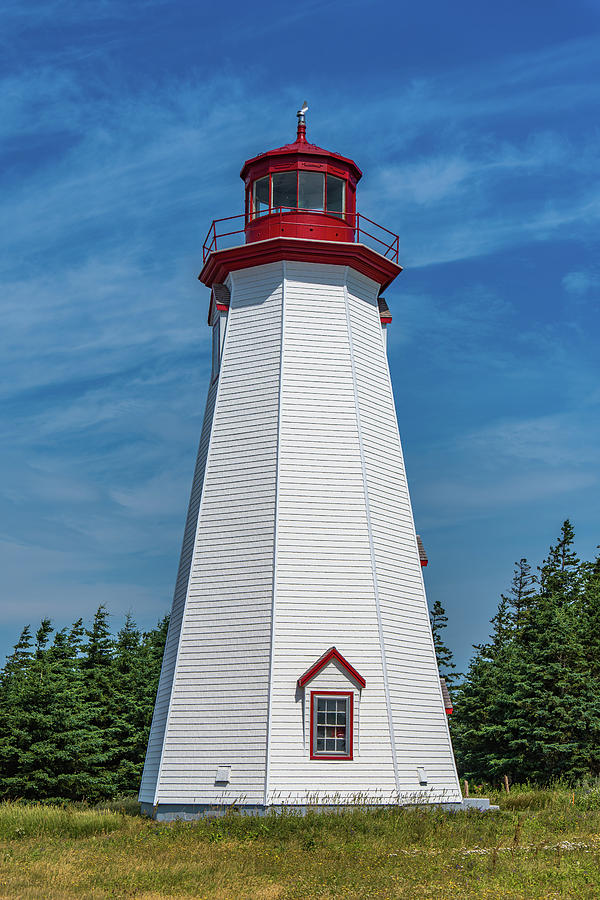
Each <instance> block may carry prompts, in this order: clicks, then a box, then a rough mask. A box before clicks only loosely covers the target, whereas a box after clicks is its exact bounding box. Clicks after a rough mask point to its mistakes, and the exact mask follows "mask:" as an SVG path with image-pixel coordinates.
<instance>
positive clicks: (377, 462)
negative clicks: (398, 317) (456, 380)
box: [348, 272, 460, 800]
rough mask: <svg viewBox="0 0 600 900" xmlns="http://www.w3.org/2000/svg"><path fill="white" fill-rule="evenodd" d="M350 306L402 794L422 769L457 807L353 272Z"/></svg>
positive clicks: (421, 594) (410, 530) (412, 545)
mask: <svg viewBox="0 0 600 900" xmlns="http://www.w3.org/2000/svg"><path fill="white" fill-rule="evenodd" d="M369 288H370V290H369ZM348 305H349V312H350V321H351V327H352V333H353V346H354V361H355V371H356V382H357V391H358V400H359V406H360V417H361V423H362V428H361V431H362V437H363V447H364V457H365V467H366V475H367V485H368V494H369V504H370V509H371V530H372V537H373V547H374V555H375V560H376V571H377V581H378V592H379V602H380V607H381V616H382V624H383V636H384V644H385V657H386V664H387V676H388V684H389V693H390V703H391V711H392V720H393V726H394V738H395V743H396V747H397V759H398V778H399V789H400V791H401V792H403V791H410V790H414V787H415V783H414V772H415V767H416V766H423V767H425V768H426V770H427V774H428V783H429V789H432V790H434V791H436V792H438V793H443V794H444V795H445V796H447V797H448V799H452V800H460V787H459V784H458V778H457V775H456V768H455V765H454V758H453V754H452V747H451V744H450V736H449V732H448V723H447V717H446V714H445V711H444V704H443V699H442V697H441V689H440V685H439V677H438V671H437V663H436V659H435V651H434V647H433V640H432V637H431V627H430V623H429V614H428V610H427V602H426V598H425V589H424V585H423V577H422V569H421V565H420V560H419V552H418V548H417V542H416V534H415V527H414V521H413V515H412V509H411V504H410V497H409V492H408V485H407V481H406V473H405V471H404V462H403V458H402V450H401V446H400V437H399V434H398V429H397V421H396V415H395V409H394V401H393V394H392V387H391V381H390V377H389V369H388V366H387V360H386V355H385V347H384V346H383V341H382V336H381V327H380V324H379V315H378V310H377V290H376V286H375V285H373V283H372V282H370V281H369V279H367V278H364V277H363V276H361V275H359V274H358V273H355V272H352V273H351V274H350V276H349V278H348ZM409 741H412V742H413V743H412V745H411V744H409ZM440 750H441V753H440Z"/></svg>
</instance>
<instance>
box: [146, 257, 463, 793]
mask: <svg viewBox="0 0 600 900" xmlns="http://www.w3.org/2000/svg"><path fill="white" fill-rule="evenodd" d="M229 286H230V290H231V305H230V310H229V314H228V323H227V330H226V336H225V341H224V346H223V357H222V364H221V372H220V376H219V380H218V389H217V390H216V392H215V389H214V388H213V389H212V394H211V395H209V404H208V406H207V415H206V419H205V426H204V430H203V437H202V442H201V453H200V454H199V457H198V460H199V461H198V464H197V473H196V476H195V479H194V488H193V492H192V502H191V503H190V512H189V514H188V524H187V526H186V536H185V539H184V551H183V553H182V563H181V566H180V574H179V578H178V583H177V589H176V595H175V601H174V606H173V617H172V620H171V627H170V630H169V636H168V641H167V651H166V653H165V663H164V665H163V673H162V675H161V682H160V686H159V699H158V702H157V709H156V712H155V717H154V721H153V725H152V732H151V738H150V745H149V751H148V759H147V763H146V769H145V772H144V783H143V788H142V793H141V794H140V797H141V799H142V800H146V802H152V803H154V804H158V805H160V804H164V805H168V804H183V805H185V804H188V805H194V804H213V803H219V802H222V801H226V802H231V801H233V800H235V801H237V802H242V803H246V804H248V805H250V806H257V805H258V806H260V805H263V804H266V805H269V804H278V803H282V802H288V803H298V804H306V803H307V802H319V801H320V802H328V801H329V802H330V801H332V800H333V799H335V800H337V801H339V802H344V801H350V800H352V799H354V798H357V797H361V798H366V797H368V798H369V799H370V800H371V801H372V802H381V803H385V802H386V801H389V800H390V799H391V798H392V797H395V796H397V795H398V794H400V795H402V796H414V794H415V792H420V793H421V794H422V793H423V788H422V787H421V786H420V785H419V780H418V775H417V766H419V767H423V768H425V770H426V772H427V778H428V784H427V787H426V791H425V792H426V793H427V796H428V797H429V798H430V799H432V800H433V799H440V798H444V799H448V800H460V791H459V787H458V781H457V776H456V770H455V767H454V760H453V756H452V748H451V745H450V740H449V734H448V727H447V721H446V716H445V712H444V704H443V700H442V697H441V691H440V685H439V678H438V673H437V666H436V662H435V654H434V650H433V643H432V638H431V629H430V625H429V617H428V613H427V606H426V600H425V592H424V586H423V579H422V575H421V567H420V561H419V555H418V550H417V545H416V536H415V529H414V522H413V518H412V510H411V507H410V499H409V495H408V487H407V483H406V476H405V472H404V467H403V460H402V450H401V446H400V438H399V434H398V428H397V423H396V417H395V410H394V404H393V397H392V391H391V383H390V377H389V370H388V366H387V360H386V356H385V347H384V339H383V332H382V328H381V324H380V319H379V313H378V307H377V293H378V291H377V285H376V284H375V283H374V282H372V281H370V280H369V279H367V278H365V277H364V276H362V275H359V274H358V273H356V272H354V271H353V270H352V269H349V268H346V267H343V266H333V265H319V264H315V263H299V262H283V263H273V264H270V265H265V266H258V267H255V268H251V269H248V270H246V271H244V270H242V271H239V272H235V273H232V275H231V276H230V284H229ZM213 406H214V413H213ZM192 546H193V553H192ZM184 560H185V561H184ZM331 646H335V647H336V648H337V649H338V651H339V652H340V653H341V654H342V655H343V656H344V657H345V658H346V659H347V660H348V662H349V663H350V664H351V665H352V666H353V667H354V668H355V669H357V670H358V672H360V674H361V675H362V677H363V678H365V679H366V687H365V688H364V689H362V690H360V689H359V688H358V685H357V684H355V683H354V682H353V681H352V680H351V679H350V678H349V677H348V676H347V674H346V672H345V670H344V669H343V668H340V667H339V666H338V665H337V664H333V663H330V664H329V665H327V666H326V667H325V668H324V669H322V670H321V671H320V672H319V674H318V675H317V676H315V678H314V679H313V680H312V681H311V682H309V683H308V684H307V685H305V687H304V688H303V689H299V688H298V687H297V681H298V678H299V677H300V676H301V675H302V674H303V673H304V672H305V671H306V670H307V669H308V668H310V667H311V666H312V665H313V664H314V663H315V662H316V660H317V659H318V658H319V657H320V656H321V655H322V654H323V653H324V652H325V651H326V650H327V649H328V648H329V647H331ZM315 689H319V690H337V689H340V690H351V691H353V694H354V758H353V759H352V760H311V759H310V752H309V746H310V745H309V741H310V736H309V727H310V708H309V702H310V691H311V690H315ZM229 766H230V767H231V770H230V781H229V782H228V783H225V784H224V783H222V782H219V781H217V780H216V774H217V768H218V767H229Z"/></svg>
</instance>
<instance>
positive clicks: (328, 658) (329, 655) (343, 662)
mask: <svg viewBox="0 0 600 900" xmlns="http://www.w3.org/2000/svg"><path fill="white" fill-rule="evenodd" d="M332 661H335V662H337V664H338V665H339V666H341V667H342V669H344V670H345V672H346V674H347V675H348V676H349V677H350V678H353V679H354V681H356V683H357V684H358V685H359V686H360V687H361V688H364V686H365V685H366V683H367V682H366V681H365V679H364V678H363V677H362V675H361V674H360V673H359V672H357V671H356V669H355V668H354V666H351V665H350V663H349V662H348V660H347V659H345V658H344V657H343V656H342V654H341V653H340V652H339V650H336V648H335V647H330V648H329V650H326V651H325V653H324V654H323V656H320V657H319V659H318V660H317V661H316V662H315V663H313V665H312V666H311V667H310V669H307V670H306V672H305V673H304V675H301V676H300V678H299V679H298V687H300V688H302V687H304V685H306V684H308V682H309V681H310V680H311V679H312V678H314V677H315V675H318V674H319V672H320V671H321V669H324V668H325V666H326V665H327V664H328V663H330V662H332Z"/></svg>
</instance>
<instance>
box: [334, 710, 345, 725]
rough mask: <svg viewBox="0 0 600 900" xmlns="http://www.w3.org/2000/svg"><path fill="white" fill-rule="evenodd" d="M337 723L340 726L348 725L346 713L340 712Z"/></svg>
mask: <svg viewBox="0 0 600 900" xmlns="http://www.w3.org/2000/svg"><path fill="white" fill-rule="evenodd" d="M336 722H337V724H338V725H345V724H346V713H345V712H343V713H341V712H339V713H338V714H337V717H336Z"/></svg>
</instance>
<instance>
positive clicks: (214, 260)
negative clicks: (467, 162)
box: [198, 237, 402, 290]
mask: <svg viewBox="0 0 600 900" xmlns="http://www.w3.org/2000/svg"><path fill="white" fill-rule="evenodd" d="M284 259H287V260H289V261H290V262H314V263H326V264H327V263H328V264H330V265H334V266H350V268H352V269H355V270H356V271H357V272H361V273H362V274H363V275H366V276H367V278H371V279H372V280H373V281H376V282H378V284H380V285H381V287H382V289H383V290H385V288H386V287H387V286H388V285H389V284H391V282H392V281H393V280H394V278H395V277H396V275H398V274H399V273H400V272H401V271H402V266H399V265H398V264H397V263H395V262H392V260H391V259H387V258H386V257H385V256H382V255H381V254H380V253H376V252H375V250H371V248H370V247H367V246H365V244H351V243H341V242H340V243H337V242H336V241H316V240H304V239H302V238H289V237H277V238H271V239H270V240H267V241H258V242H256V243H253V244H241V245H240V246H238V247H231V248H230V249H228V250H214V251H213V252H212V253H211V254H210V255H209V257H208V258H207V260H206V262H205V263H204V266H203V268H202V271H201V272H200V275H199V276H198V278H199V279H200V281H201V282H202V283H203V284H205V285H206V286H207V287H212V285H213V284H214V283H215V282H224V281H225V279H226V278H227V276H228V275H229V273H230V272H235V271H237V270H238V269H250V268H252V267H253V266H263V265H265V264H266V263H271V262H281V261H282V260H284Z"/></svg>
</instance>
